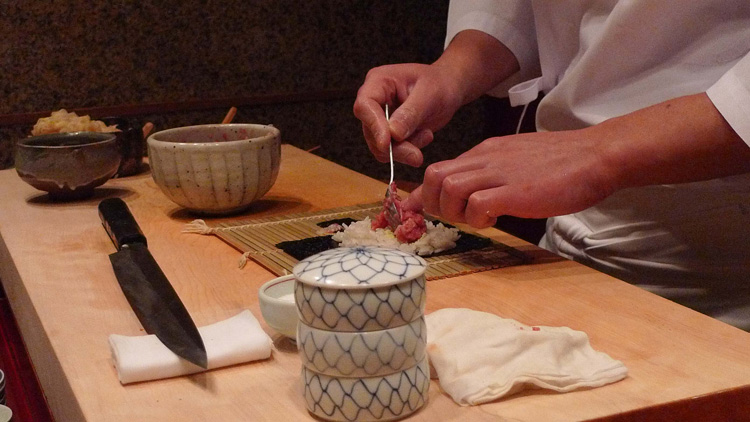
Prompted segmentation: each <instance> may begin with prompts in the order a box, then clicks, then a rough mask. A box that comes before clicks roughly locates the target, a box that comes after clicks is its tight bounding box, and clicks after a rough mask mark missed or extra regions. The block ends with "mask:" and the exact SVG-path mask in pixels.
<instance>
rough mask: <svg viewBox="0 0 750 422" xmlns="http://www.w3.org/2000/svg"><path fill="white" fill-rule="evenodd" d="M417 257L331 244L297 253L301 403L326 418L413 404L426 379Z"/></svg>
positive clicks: (398, 412)
mask: <svg viewBox="0 0 750 422" xmlns="http://www.w3.org/2000/svg"><path fill="white" fill-rule="evenodd" d="M426 268H427V263H426V262H425V261H424V259H422V258H421V257H419V256H417V255H413V254H410V253H407V252H403V251H400V250H398V249H388V248H380V247H356V248H336V249H331V250H328V251H325V252H321V253H319V254H317V255H313V256H311V257H309V258H306V259H304V260H302V261H300V262H299V263H298V264H297V265H295V267H294V269H293V273H294V277H295V278H296V280H297V283H296V286H295V303H296V305H297V310H298V314H299V317H300V323H299V326H298V330H297V344H298V347H299V349H300V356H301V360H302V381H303V383H304V396H305V401H306V404H307V408H308V410H309V411H310V412H311V413H312V414H314V415H316V416H318V417H320V418H323V419H327V420H332V421H387V420H394V419H400V418H403V417H405V416H408V415H410V414H411V413H413V412H415V411H417V410H418V409H420V408H421V407H422V406H424V404H425V402H426V401H427V393H428V389H429V384H430V376H429V375H430V374H429V366H428V363H427V354H426V350H425V347H426V342H427V332H426V328H425V323H424V307H425V301H426V296H425V283H426V281H425V276H424V273H425V270H426Z"/></svg>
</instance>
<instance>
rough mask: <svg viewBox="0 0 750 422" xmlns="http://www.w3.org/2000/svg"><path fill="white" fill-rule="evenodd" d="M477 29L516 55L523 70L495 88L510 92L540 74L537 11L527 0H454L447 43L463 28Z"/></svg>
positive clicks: (502, 92) (446, 44) (493, 92)
mask: <svg viewBox="0 0 750 422" xmlns="http://www.w3.org/2000/svg"><path fill="white" fill-rule="evenodd" d="M468 29H474V30H478V31H482V32H484V33H486V34H489V35H491V36H493V37H494V38H495V39H497V40H498V41H500V42H501V43H503V44H504V45H505V46H506V47H508V48H509V49H510V51H511V52H513V54H514V55H515V56H516V59H517V60H518V63H519V65H520V69H521V70H520V71H519V72H517V73H516V74H515V75H513V76H512V77H511V78H510V79H509V80H508V81H506V82H504V83H502V84H501V85H500V86H498V87H497V88H495V89H493V90H492V91H491V93H492V94H493V95H498V96H501V95H507V89H508V88H510V87H511V86H512V85H514V84H516V83H518V82H522V81H525V80H529V79H532V78H535V77H537V76H539V75H540V74H541V71H540V66H539V51H538V48H537V41H536V32H535V29H534V13H533V11H532V8H531V2H530V1H528V0H451V3H450V7H449V9H448V25H447V32H446V38H445V46H446V47H447V46H448V44H450V42H451V41H452V40H453V38H454V37H455V36H456V34H458V33H459V32H461V31H465V30H468Z"/></svg>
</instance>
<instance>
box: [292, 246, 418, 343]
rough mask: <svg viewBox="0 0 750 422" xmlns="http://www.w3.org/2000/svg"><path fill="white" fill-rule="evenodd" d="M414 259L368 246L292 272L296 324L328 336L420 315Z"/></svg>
mask: <svg viewBox="0 0 750 422" xmlns="http://www.w3.org/2000/svg"><path fill="white" fill-rule="evenodd" d="M426 269H427V263H426V262H425V260H424V259H422V258H421V257H419V256H417V255H413V254H410V253H408V252H403V251H400V250H398V249H389V248H381V247H374V246H366V247H356V248H335V249H330V250H327V251H324V252H321V253H319V254H316V255H313V256H311V257H308V258H305V259H303V260H301V261H300V262H298V263H297V265H295V266H294V268H293V270H292V271H293V273H294V276H295V277H296V279H297V281H298V283H297V286H296V287H295V292H294V294H295V302H296V304H297V309H298V310H299V314H300V320H301V321H302V322H304V323H305V324H307V325H309V326H311V327H314V328H320V329H323V330H331V331H375V330H383V329H387V328H393V327H398V326H401V325H404V324H408V323H410V322H412V321H414V320H415V319H417V318H419V317H421V316H422V315H423V314H424V306H425V302H426V295H425V284H426V281H425V277H424V272H425V270H426Z"/></svg>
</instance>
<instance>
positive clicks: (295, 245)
mask: <svg viewBox="0 0 750 422" xmlns="http://www.w3.org/2000/svg"><path fill="white" fill-rule="evenodd" d="M354 221H356V220H353V219H351V218H341V219H338V220H330V221H323V222H320V223H318V226H320V227H327V226H329V225H331V224H333V223H338V224H351V223H352V222H354ZM443 225H444V226H446V227H454V226H451V225H450V224H445V223H443ZM458 233H459V234H460V235H461V237H459V238H458V240H457V241H456V247H455V248H451V249H448V250H446V251H442V252H438V253H435V254H432V255H428V256H441V255H452V254H456V253H461V252H467V251H472V250H476V249H482V248H485V247H487V246H490V245H491V244H492V240H491V239H488V238H486V237H481V236H476V235H473V234H469V233H466V232H463V231H459V232H458ZM337 246H338V242H336V241H335V240H333V236H331V235H327V236H315V237H308V238H305V239H300V240H287V241H284V242H279V243H277V244H276V247H277V248H279V249H281V250H283V251H284V252H286V253H287V254H289V255H291V256H293V257H294V258H295V259H297V260H298V261H301V260H303V259H305V258H307V257H308V256H312V255H315V254H316V253H320V252H323V251H327V250H328V249H333V248H335V247H337Z"/></svg>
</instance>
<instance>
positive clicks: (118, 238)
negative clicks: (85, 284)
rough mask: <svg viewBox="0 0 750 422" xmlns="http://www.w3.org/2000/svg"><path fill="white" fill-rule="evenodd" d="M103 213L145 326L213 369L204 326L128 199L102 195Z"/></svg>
mask: <svg viewBox="0 0 750 422" xmlns="http://www.w3.org/2000/svg"><path fill="white" fill-rule="evenodd" d="M99 218H100V219H101V220H102V224H103V225H104V229H105V230H106V231H107V234H109V237H110V239H112V243H114V245H115V247H116V248H117V252H115V253H113V254H111V255H110V256H109V260H110V262H111V263H112V268H113V269H114V272H115V276H116V277H117V282H118V283H119V284H120V288H121V289H122V292H123V293H124V294H125V298H127V300H128V302H129V303H130V307H131V308H133V311H134V312H135V314H136V316H137V317H138V320H139V321H140V322H141V325H143V328H144V329H145V330H146V332H147V333H149V334H154V335H156V337H157V338H158V339H159V340H161V342H162V343H164V345H165V346H166V347H167V348H169V349H170V350H171V351H173V352H174V353H175V354H176V355H178V356H180V357H182V358H184V359H186V360H188V361H189V362H192V363H194V364H196V365H198V366H200V367H202V368H206V369H207V366H208V358H207V356H206V347H205V345H204V344H203V339H202V338H201V336H200V333H199V332H198V328H197V327H196V326H195V323H194V322H193V320H192V318H190V314H189V313H188V311H187V309H185V306H184V305H183V303H182V301H181V300H180V298H179V296H178V295H177V292H175V290H174V288H173V287H172V284H170V282H169V280H168V279H167V277H166V275H164V272H162V270H161V268H160V267H159V264H157V262H156V260H155V259H154V257H153V256H152V255H151V252H150V251H149V250H148V242H147V240H146V236H145V235H144V234H143V232H142V231H141V228H140V226H139V225H138V223H137V222H136V221H135V218H134V217H133V214H131V213H130V209H128V206H127V204H125V201H123V200H122V199H120V198H108V199H105V200H103V201H101V202H100V203H99Z"/></svg>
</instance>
